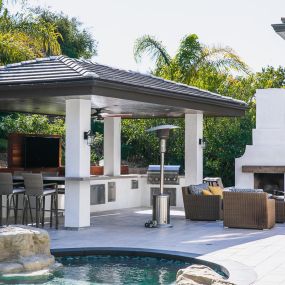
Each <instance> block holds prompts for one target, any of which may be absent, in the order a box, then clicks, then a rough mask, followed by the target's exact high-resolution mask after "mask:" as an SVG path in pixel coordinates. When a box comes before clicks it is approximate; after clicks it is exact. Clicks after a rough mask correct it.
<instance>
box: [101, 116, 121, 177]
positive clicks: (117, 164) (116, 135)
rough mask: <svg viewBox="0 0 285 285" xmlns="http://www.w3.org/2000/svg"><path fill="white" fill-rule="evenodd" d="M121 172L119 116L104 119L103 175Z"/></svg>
mask: <svg viewBox="0 0 285 285" xmlns="http://www.w3.org/2000/svg"><path fill="white" fill-rule="evenodd" d="M120 174H121V118H119V117H116V118H105V119H104V175H120Z"/></svg>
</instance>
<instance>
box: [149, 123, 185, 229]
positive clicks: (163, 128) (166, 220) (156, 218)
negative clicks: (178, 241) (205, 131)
mask: <svg viewBox="0 0 285 285" xmlns="http://www.w3.org/2000/svg"><path fill="white" fill-rule="evenodd" d="M177 128H179V127H177V126H173V125H160V126H156V127H153V128H150V129H148V130H147V132H155V133H156V135H157V137H158V138H159V139H160V194H158V195H153V209H152V221H149V222H147V223H146V224H145V226H146V227H172V226H171V224H170V197H169V195H168V194H164V193H163V188H164V154H165V152H166V141H167V139H168V138H169V132H170V130H172V129H177Z"/></svg>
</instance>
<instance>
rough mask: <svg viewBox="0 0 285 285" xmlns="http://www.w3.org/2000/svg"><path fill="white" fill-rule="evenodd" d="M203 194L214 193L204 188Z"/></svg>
mask: <svg viewBox="0 0 285 285" xmlns="http://www.w3.org/2000/svg"><path fill="white" fill-rule="evenodd" d="M202 194H203V195H204V196H209V195H213V193H212V192H211V191H210V190H208V189H204V190H202Z"/></svg>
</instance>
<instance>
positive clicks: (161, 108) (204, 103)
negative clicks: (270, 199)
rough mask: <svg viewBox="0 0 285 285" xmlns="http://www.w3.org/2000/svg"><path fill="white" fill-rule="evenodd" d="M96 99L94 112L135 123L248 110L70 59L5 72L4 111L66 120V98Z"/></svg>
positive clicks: (1, 82)
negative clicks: (105, 112) (126, 116)
mask: <svg viewBox="0 0 285 285" xmlns="http://www.w3.org/2000/svg"><path fill="white" fill-rule="evenodd" d="M90 96H91V99H92V107H94V108H101V107H104V108H105V107H107V108H106V110H108V112H109V113H111V114H112V113H120V114H124V113H132V115H133V117H134V118H140V117H141V118H143V117H181V116H183V115H184V114H185V113H197V112H202V113H204V114H205V115H213V116H241V115H244V112H245V110H246V109H247V104H246V103H245V102H243V101H240V100H236V99H233V98H231V97H225V96H221V95H219V94H215V93H212V92H209V91H205V90H201V89H198V88H195V87H191V86H188V85H185V84H180V83H176V82H173V81H168V80H164V79H162V78H159V77H155V76H152V75H146V74H142V73H138V72H133V71H126V70H122V69H117V68H113V67H109V66H106V65H102V64H98V63H93V62H91V61H87V60H78V59H72V58H68V57H65V56H54V57H48V58H42V59H36V60H31V61H25V62H20V63H15V64H8V65H6V66H2V67H0V102H1V104H0V111H22V112H33V113H45V114H55V115H63V114H64V113H65V100H66V99H70V98H71V97H74V98H84V97H88V98H90ZM15 98H17V99H18V100H17V102H16V101H15V100H14V99H15ZM139 102H140V104H138V103H139ZM3 103H6V104H3Z"/></svg>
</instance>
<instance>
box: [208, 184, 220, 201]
mask: <svg viewBox="0 0 285 285" xmlns="http://www.w3.org/2000/svg"><path fill="white" fill-rule="evenodd" d="M209 190H210V191H211V193H212V194H213V195H219V196H221V198H223V189H222V188H221V187H220V186H209Z"/></svg>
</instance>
